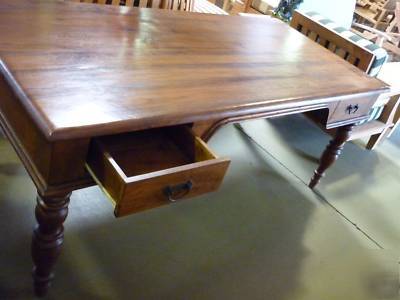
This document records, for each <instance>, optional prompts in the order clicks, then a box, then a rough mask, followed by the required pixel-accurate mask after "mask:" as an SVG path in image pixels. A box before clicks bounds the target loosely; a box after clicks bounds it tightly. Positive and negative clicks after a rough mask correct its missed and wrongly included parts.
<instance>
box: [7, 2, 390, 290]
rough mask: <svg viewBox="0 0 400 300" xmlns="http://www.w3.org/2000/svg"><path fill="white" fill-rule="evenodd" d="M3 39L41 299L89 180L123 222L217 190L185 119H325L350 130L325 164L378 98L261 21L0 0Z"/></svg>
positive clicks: (206, 153)
mask: <svg viewBox="0 0 400 300" xmlns="http://www.w3.org/2000/svg"><path fill="white" fill-rule="evenodd" d="M0 39H1V43H0V58H1V64H0V66H1V68H0V69H1V76H0V99H1V101H0V121H1V125H2V128H3V130H4V132H5V133H6V135H7V137H8V138H9V140H10V142H11V144H12V145H13V147H14V148H15V151H16V152H17V153H18V155H19V157H20V159H21V161H22V162H23V164H24V166H25V167H26V169H27V171H28V173H29V175H30V176H31V178H32V180H33V182H34V183H35V185H36V187H37V189H38V197H37V206H36V211H35V214H36V218H37V221H38V226H37V228H36V229H35V231H34V235H33V242H32V256H33V260H34V265H35V267H34V271H33V275H34V283H35V291H36V293H37V294H38V295H43V294H45V293H46V291H47V288H48V286H49V284H50V281H51V278H52V269H53V266H54V264H55V262H56V259H57V256H58V254H59V253H60V250H61V246H62V243H63V225H62V224H63V222H64V220H65V218H66V217H67V212H68V202H69V196H70V193H71V192H72V191H73V190H76V189H80V188H84V187H87V186H90V185H93V184H95V182H94V181H93V179H92V177H91V176H90V174H89V172H88V170H90V172H91V173H93V174H95V175H94V177H95V178H96V180H97V181H98V182H100V183H101V184H102V185H103V187H104V188H105V189H106V190H107V193H108V194H109V195H110V196H111V197H113V198H114V200H116V201H119V202H118V203H117V205H116V214H118V215H124V214H128V213H132V212H136V211H139V210H143V209H148V208H152V207H155V206H158V205H163V204H167V203H170V202H169V200H168V198H170V200H172V201H173V200H174V199H172V198H180V197H188V196H193V195H197V194H200V193H204V192H208V191H211V190H215V189H216V188H218V184H219V183H220V182H221V180H222V178H223V176H224V173H225V170H226V168H227V165H228V163H229V161H228V160H227V159H223V158H217V157H216V155H215V154H213V153H212V151H211V150H210V149H208V148H207V145H206V144H205V143H204V142H202V141H201V139H200V138H198V137H194V136H193V134H192V132H191V131H190V130H189V129H188V127H190V126H191V125H192V124H193V123H195V128H196V129H197V130H199V128H202V130H203V136H205V137H209V136H211V134H212V132H214V131H215V129H216V128H218V126H221V125H223V124H226V123H228V122H232V121H237V120H243V119H249V118H261V117H263V118H264V117H271V116H278V115H286V114H293V113H300V112H304V111H309V110H316V109H326V110H327V126H328V127H337V126H344V129H343V130H339V135H338V137H337V138H336V139H335V140H334V143H333V144H332V146H331V148H330V155H328V159H333V158H334V157H335V156H337V151H339V150H338V149H339V148H340V147H341V146H342V144H343V143H344V142H345V139H344V138H343V137H344V136H345V134H346V132H348V131H349V130H351V128H352V124H353V123H355V122H357V121H359V120H363V119H364V118H365V117H366V115H367V113H368V110H369V108H370V107H371V106H372V104H373V103H374V101H375V99H376V98H377V97H378V96H379V94H380V93H382V92H383V91H385V90H386V86H385V85H384V84H383V83H382V82H380V81H378V80H375V79H373V78H369V77H367V76H366V75H364V74H363V73H362V72H361V71H359V70H358V69H357V68H355V67H354V66H352V65H350V64H349V63H347V62H346V61H344V60H342V59H340V58H339V57H337V56H335V55H333V54H331V53H330V52H329V51H327V50H324V49H323V48H321V47H320V46H319V45H317V44H316V43H313V42H311V41H309V40H308V39H307V38H306V37H304V36H303V35H301V34H300V33H298V32H296V31H295V30H293V29H291V28H290V27H289V26H287V25H286V24H283V23H281V22H276V21H268V19H262V18H244V17H240V16H237V17H233V16H221V15H204V14H196V13H185V12H171V11H163V10H151V9H130V8H126V7H123V8H119V7H111V6H96V5H89V4H78V3H61V2H55V1H29V0H19V1H14V0H2V1H1V2H0ZM350 105H352V107H354V105H358V107H359V108H358V110H357V111H353V110H350V111H349V109H348V108H349V107H350ZM186 125H187V126H186ZM169 126H175V127H172V128H171V127H170V128H166V127H169ZM151 128H159V129H156V130H150V129H151ZM139 131H140V132H139ZM121 134H123V135H121ZM107 135H108V136H107ZM105 136H107V137H105ZM131 154H132V155H131ZM141 154H142V155H141ZM146 172H150V173H148V174H143V173H146Z"/></svg>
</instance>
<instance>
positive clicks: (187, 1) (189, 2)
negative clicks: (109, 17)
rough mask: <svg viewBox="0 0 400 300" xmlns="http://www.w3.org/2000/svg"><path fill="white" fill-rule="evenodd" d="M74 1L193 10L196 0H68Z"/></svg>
mask: <svg viewBox="0 0 400 300" xmlns="http://www.w3.org/2000/svg"><path fill="white" fill-rule="evenodd" d="M67 1H72V2H82V3H93V4H104V5H119V6H129V7H147V8H162V9H170V10H184V11H193V7H194V0H67Z"/></svg>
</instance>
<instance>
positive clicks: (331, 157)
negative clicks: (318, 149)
mask: <svg viewBox="0 0 400 300" xmlns="http://www.w3.org/2000/svg"><path fill="white" fill-rule="evenodd" d="M353 128H354V125H347V126H343V127H340V128H338V130H337V132H336V135H335V137H334V138H333V140H331V141H330V142H329V145H328V146H327V147H326V149H325V151H324V153H323V154H322V156H321V158H320V162H319V166H318V168H317V169H316V170H315V171H314V176H313V177H312V178H311V181H310V183H309V184H308V186H309V187H310V188H311V189H313V188H315V187H316V185H317V184H318V183H319V182H320V180H321V178H322V177H324V176H325V172H326V170H327V169H328V168H329V167H330V166H331V165H332V164H333V163H334V162H335V161H336V160H337V159H338V158H339V155H340V154H341V153H342V150H343V147H344V144H345V143H346V142H347V141H348V140H349V138H350V135H351V131H352V130H353Z"/></svg>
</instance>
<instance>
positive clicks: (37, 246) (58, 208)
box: [32, 193, 70, 296]
mask: <svg viewBox="0 0 400 300" xmlns="http://www.w3.org/2000/svg"><path fill="white" fill-rule="evenodd" d="M69 197H70V193H67V194H60V195H55V196H52V197H46V196H41V195H38V196H37V205H36V209H35V215H36V220H37V222H38V225H37V226H36V228H35V230H34V232H33V239H32V258H33V263H34V267H33V279H34V287H35V293H36V295H37V296H43V295H45V294H46V292H47V289H48V288H49V286H50V284H51V280H52V279H53V277H54V274H53V267H54V265H55V263H56V261H57V258H58V256H59V255H60V252H61V248H62V244H63V242H64V227H63V223H64V221H65V219H66V217H67V214H68V204H69Z"/></svg>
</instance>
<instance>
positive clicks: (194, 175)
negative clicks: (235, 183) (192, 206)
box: [115, 159, 229, 216]
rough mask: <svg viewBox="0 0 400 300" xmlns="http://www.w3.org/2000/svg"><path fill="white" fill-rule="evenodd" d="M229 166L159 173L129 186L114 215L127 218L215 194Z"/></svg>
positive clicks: (218, 163)
mask: <svg viewBox="0 0 400 300" xmlns="http://www.w3.org/2000/svg"><path fill="white" fill-rule="evenodd" d="M228 165H229V161H226V160H224V159H216V160H213V161H211V162H209V161H207V162H205V163H196V164H192V165H188V166H183V167H178V168H176V169H170V170H168V171H164V172H163V171H160V172H159V173H160V174H157V175H155V174H153V175H151V176H149V178H143V179H142V180H138V181H134V182H132V183H129V184H128V185H127V186H126V189H125V191H124V193H123V195H122V198H121V200H120V201H119V202H118V203H117V204H116V207H115V215H116V216H124V215H127V214H130V213H133V212H138V211H143V210H146V209H150V208H154V207H158V206H161V205H166V204H171V203H173V202H176V201H180V200H183V199H188V198H191V197H194V196H199V195H201V194H205V193H209V192H213V191H215V190H217V189H218V187H219V186H220V184H221V182H222V179H223V178H224V176H225V172H226V170H227V167H228ZM144 177H146V176H144Z"/></svg>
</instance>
